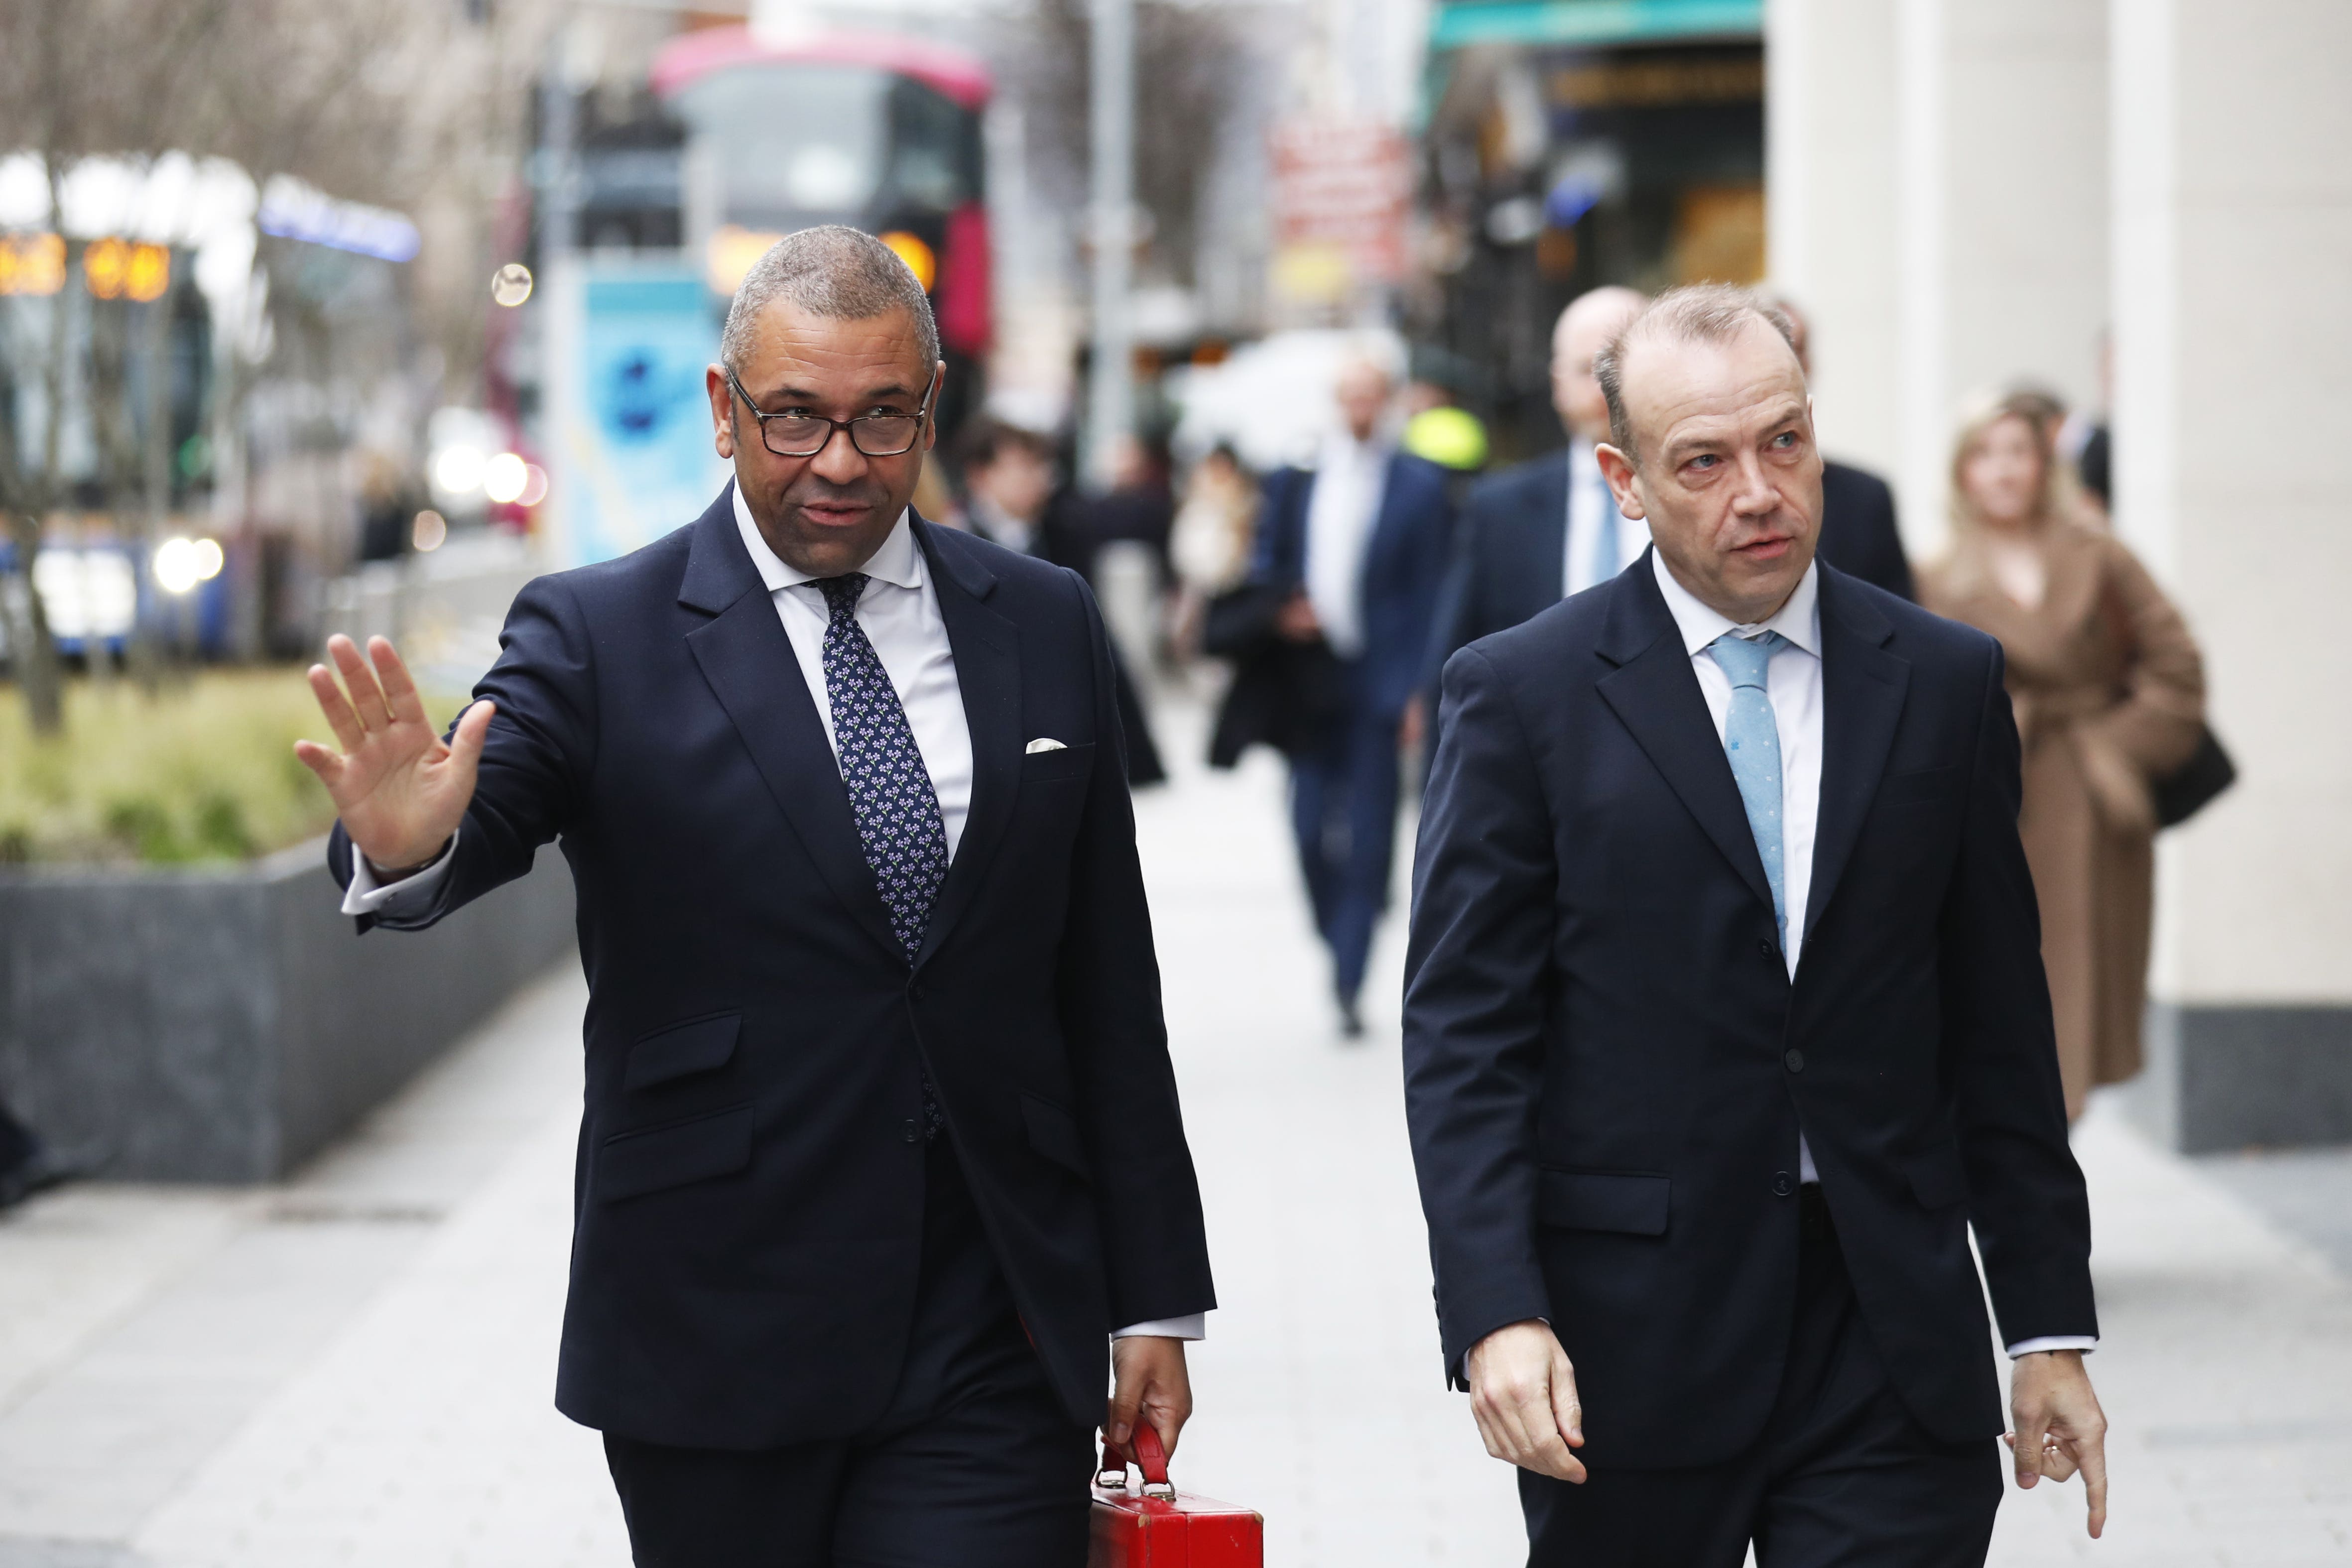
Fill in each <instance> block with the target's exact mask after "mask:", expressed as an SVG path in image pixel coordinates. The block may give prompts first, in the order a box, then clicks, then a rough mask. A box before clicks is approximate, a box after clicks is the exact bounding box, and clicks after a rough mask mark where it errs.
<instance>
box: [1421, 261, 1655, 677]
mask: <svg viewBox="0 0 2352 1568" xmlns="http://www.w3.org/2000/svg"><path fill="white" fill-rule="evenodd" d="M1644 303H1646V301H1645V300H1644V299H1643V296H1641V295H1640V294H1637V293H1635V292H1634V291H1633V289H1630V288H1620V287H1614V286H1606V287H1600V288H1595V289H1591V290H1589V291H1587V292H1586V293H1583V294H1580V295H1578V296H1577V297H1576V298H1574V299H1573V300H1571V301H1570V302H1569V306H1568V308H1567V309H1565V310H1563V311H1561V312H1560V313H1559V320H1558V321H1557V322H1555V323H1554V324H1553V327H1552V333H1551V401H1552V407H1553V409H1554V410H1556V411H1557V412H1558V413H1559V422H1560V424H1561V426H1562V427H1563V428H1564V429H1566V430H1567V432H1568V444H1567V445H1566V446H1563V447H1561V448H1560V449H1559V451H1557V452H1553V453H1549V454H1547V455H1544V456H1541V457H1538V458H1536V459H1534V460H1533V461H1532V462H1528V463H1522V464H1519V465H1517V466H1516V467H1512V468H1506V469H1504V470H1503V471H1502V472H1501V473H1500V474H1496V475H1493V476H1490V477H1488V478H1486V479H1484V480H1481V481H1480V482H1479V483H1478V485H1477V486H1476V487H1475V488H1474V489H1473V490H1472V491H1471V492H1470V496H1469V499H1468V500H1467V501H1465V503H1464V504H1463V507H1462V526H1461V528H1459V529H1458V530H1457V538H1456V540H1455V544H1454V560H1453V565H1452V567H1451V569H1450V570H1449V571H1448V572H1447V575H1446V581H1445V591H1444V599H1443V601H1442V602H1441V604H1440V607H1439V610H1438V620H1437V634H1436V638H1435V647H1434V649H1433V659H1432V662H1431V664H1430V666H1429V668H1430V674H1432V675H1434V674H1436V672H1437V671H1438V670H1440V669H1442V668H1443V667H1444V664H1445V661H1446V660H1448V659H1450V658H1452V657H1453V656H1454V651H1455V650H1456V649H1459V648H1461V647H1463V646H1464V645H1465V644H1466V643H1475V642H1476V641H1477V640H1478V639H1479V638H1481V637H1486V636H1491V635H1492V634H1493V633H1495V632H1500V631H1503V630H1504V629H1506V628H1507V627H1511V626H1516V625H1517V624H1518V623H1519V622H1522V621H1525V620H1527V619H1528V617H1529V616H1532V615H1536V614H1538V613H1540V612H1543V611H1545V610H1548V609H1549V608H1550V607H1551V606H1553V605H1555V604H1557V603H1559V601H1561V600H1562V599H1565V598H1567V597H1568V596H1569V595H1570V594H1571V593H1580V592H1582V591H1584V590H1586V589H1588V588H1590V587H1591V586H1592V585H1593V584H1594V583H1596V582H1606V581H1607V580H1609V579H1611V578H1612V577H1614V576H1616V575H1617V574H1618V573H1619V572H1621V571H1622V570H1625V568H1626V566H1627V565H1628V564H1629V563H1631V562H1632V561H1633V560H1636V559H1639V558H1640V556H1641V554H1642V551H1643V549H1644V548H1646V547H1647V546H1648V544H1649V542H1650V532H1649V529H1648V528H1645V527H1643V524H1642V523H1641V522H1640V521H1639V520H1638V519H1636V518H1633V517H1625V516H1623V515H1622V513H1620V512H1619V511H1618V510H1617V506H1616V503H1615V502H1614V501H1612V499H1611V498H1610V496H1609V482H1608V481H1607V480H1606V479H1604V478H1603V477H1602V476H1601V463H1600V460H1599V458H1597V457H1596V456H1595V455H1594V454H1595V453H1596V452H1597V451H1598V450H1599V448H1600V446H1601V443H1603V442H1605V441H1607V440H1608V439H1609V405H1608V402H1607V401H1606V400H1605V399H1604V398H1602V396H1601V382H1599V381H1598V380H1597V379H1595V378H1594V376H1593V373H1592V361H1593V360H1594V358H1595V357H1596V356H1598V355H1599V354H1600V352H1601V348H1602V346H1603V345H1605V344H1606V343H1607V342H1608V341H1609V340H1610V339H1611V338H1612V337H1614V336H1615V335H1616V334H1617V331H1618V330H1619V329H1621V328H1622V327H1623V326H1624V325H1625V323H1626V322H1628V321H1630V320H1632V319H1633V317H1634V316H1635V314H1636V313H1638V312H1639V311H1640V310H1641V308H1642V307H1643V304H1644Z"/></svg>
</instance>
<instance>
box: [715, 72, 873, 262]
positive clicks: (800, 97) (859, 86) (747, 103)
mask: <svg viewBox="0 0 2352 1568" xmlns="http://www.w3.org/2000/svg"><path fill="white" fill-rule="evenodd" d="M892 81H893V78H891V77H890V76H889V74H887V72H883V71H879V70H874V69H868V68H857V67H844V66H837V65H807V66H803V65H763V66H757V67H749V68H739V69H732V70H721V71H715V72H713V73H711V74H710V75H709V76H707V77H704V78H702V79H700V80H698V81H696V82H693V83H691V84H690V85H688V87H687V88H686V89H684V90H683V91H682V92H680V93H679V94H678V105H677V107H678V110H679V112H680V114H681V115H682V116H683V118H684V119H685V120H687V122H688V124H689V125H691V126H693V127H694V129H695V130H696V131H699V132H701V133H702V134H703V135H704V136H706V137H707V138H708V139H709V142H710V144H711V146H712V147H713V149H714V152H715V155H716V159H717V163H718V172H719V206H720V213H721V215H722V217H723V219H724V221H726V222H728V223H731V224H739V225H745V226H747V227H751V228H757V229H772V230H776V231H788V230H791V229H796V228H801V227H803V226H805V225H809V224H812V223H824V222H835V223H857V222H859V221H860V220H862V219H863V218H864V217H865V216H866V213H867V212H868V210H869V209H870V208H871V207H872V206H873V204H874V201H875V197H876V194H877V192H878V191H879V190H880V188H881V184H882V175H883V158H884V154H885V150H886V147H887V140H888V135H889V125H888V120H887V110H888V107H889V104H888V100H889V98H890V96H891V95H890V89H891V85H892Z"/></svg>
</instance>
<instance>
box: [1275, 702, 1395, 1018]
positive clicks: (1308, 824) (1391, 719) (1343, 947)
mask: <svg viewBox="0 0 2352 1568" xmlns="http://www.w3.org/2000/svg"><path fill="white" fill-rule="evenodd" d="M1396 814H1397V717H1396V716H1395V715H1394V714H1387V715H1383V714H1381V713H1380V712H1378V711H1377V710H1373V709H1369V708H1366V707H1363V706H1355V707H1351V708H1350V710H1349V713H1348V715H1347V716H1346V717H1345V718H1342V719H1340V720H1339V721H1338V722H1336V723H1334V724H1333V725H1332V726H1331V730H1330V734H1329V736H1328V737H1327V738H1326V739H1325V740H1324V741H1323V743H1322V744H1321V745H1320V746H1318V747H1314V748H1312V749H1310V750H1302V751H1299V752H1297V753H1296V754H1294V755H1293V756H1292V758H1291V759H1290V826H1291V831H1292V832H1293V833H1295V834H1297V839H1298V864H1299V869H1300V870H1301V871H1302V872H1304V873H1306V877H1307V899H1308V900H1309V902H1311V903H1312V904H1314V906H1315V928H1316V930H1318V931H1319V932H1320V933H1322V936H1323V943H1324V946H1328V948H1330V950H1331V971H1332V983H1333V986H1334V988H1336V989H1337V990H1338V992H1339V995H1340V997H1341V998H1344V999H1346V1000H1348V1001H1350V1002H1352V1001H1354V1000H1355V998H1356V993H1357V992H1358V991H1359V990H1360V989H1361V988H1363V984H1364V964H1365V961H1366V960H1367V959H1368V958H1369V956H1370V954H1371V950H1372V927H1373V926H1374V925H1376V924H1378V922H1379V920H1380V915H1381V909H1382V908H1383V907H1385V906H1386V905H1387V904H1388V895H1389V862H1390V858H1391V855H1392V854H1393V852H1394V851H1395V847H1396Z"/></svg>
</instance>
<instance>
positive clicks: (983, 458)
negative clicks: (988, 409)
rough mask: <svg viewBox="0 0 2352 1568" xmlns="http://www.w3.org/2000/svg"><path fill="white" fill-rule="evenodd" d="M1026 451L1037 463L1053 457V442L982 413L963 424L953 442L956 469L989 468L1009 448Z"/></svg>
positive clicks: (1047, 460)
mask: <svg viewBox="0 0 2352 1568" xmlns="http://www.w3.org/2000/svg"><path fill="white" fill-rule="evenodd" d="M1013 449H1018V450H1020V451H1024V452H1026V453H1028V454H1029V455H1031V456H1033V457H1035V458H1037V459H1038V460H1039V461H1040V462H1045V463H1050V462H1052V461H1053V460H1054V444H1053V442H1051V441H1050V440H1048V439H1047V438H1046V437H1045V436H1043V435H1040V434H1037V433H1036V432H1035V431H1034V430H1024V429H1022V428H1021V427H1020V426H1019V425H1017V424H1013V423H1010V422H1008V421H1005V420H1002V419H998V418H996V417H994V416H993V415H990V414H982V415H981V416H980V417H979V418H978V419H975V420H973V421H972V422H971V423H970V424H969V425H967V426H965V427H964V434H963V436H962V439H961V440H960V441H958V442H957V443H956V466H957V467H959V468H964V469H971V468H989V467H993V466H994V465H995V463H996V460H997V459H998V458H999V457H1002V456H1003V455H1004V454H1005V453H1006V452H1007V451H1008V450H1013Z"/></svg>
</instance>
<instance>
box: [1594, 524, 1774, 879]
mask: <svg viewBox="0 0 2352 1568" xmlns="http://www.w3.org/2000/svg"><path fill="white" fill-rule="evenodd" d="M1608 591H1609V593H1610V595H1611V599H1610V603H1609V612H1608V621H1607V622H1606V624H1605V625H1604V626H1603V628H1602V632H1601V657H1602V658H1604V659H1606V660H1608V661H1609V662H1610V663H1611V664H1615V665H1616V666H1617V668H1615V669H1614V670H1612V671H1611V672H1610V673H1609V674H1605V675H1603V676H1601V679H1600V681H1599V683H1598V686H1599V690H1600V692H1601V699H1602V700H1603V701H1604V702H1606V703H1608V705H1609V706H1610V707H1611V708H1612V710H1614V711H1615V713H1616V715H1617V717H1618V720H1619V722H1620V723H1622V724H1623V725H1624V727H1626V729H1627V730H1629V731H1631V732H1632V734H1633V739H1634V741H1635V743H1636V744H1638V745H1639V746H1640V747H1641V748H1642V750H1643V754H1644V755H1646V756H1647V757H1648V758H1649V759H1650V761H1651V763H1652V764H1653V765H1654V767H1656V768H1657V770H1658V771H1659V772H1660V773H1663V774H1664V775H1665V779H1666V783H1667V784H1668V785H1669V786H1671V787H1672V788H1673V789H1674V792H1675V795H1676V796H1677V797H1678V798H1679V799H1680V800H1682V803H1683V805H1684V807H1685V809H1686V810H1688V811H1689V812H1690V814H1691V815H1692V816H1693V817H1695V818H1696V819H1697V820H1698V825H1699V827H1700V829H1701V830H1702V831H1705V832H1706V836H1707V837H1708V838H1710V839H1712V840H1714V841H1715V846H1716V848H1717V849H1718V850H1721V851H1722V852H1723V856H1724V859H1726V860H1727V861H1729V862H1731V866H1732V869H1733V870H1735V871H1737V872H1738V873H1739V876H1740V880H1741V881H1743V882H1745V883H1747V884H1748V891H1749V892H1751V893H1753V894H1755V895H1756V897H1757V900H1758V902H1759V903H1760V904H1763V906H1764V907H1765V909H1767V910H1768V911H1769V909H1770V908H1771V907H1772V888H1771V884H1770V883H1767V882H1766V881H1765V880H1764V860H1763V857H1762V856H1761V855H1759V854H1758V853H1757V852H1756V836H1755V834H1754V833H1753V832H1752V831H1750V830H1749V828H1748V808H1747V807H1746V806H1745V805H1743V804H1741V802H1740V799H1739V785H1738V782H1737V781H1735V780H1734V779H1732V777H1731V763H1730V761H1729V760H1728V759H1727V758H1725V756H1724V755H1723V742H1722V741H1721V740H1719V739H1717V737H1716V733H1715V721H1714V720H1713V719H1712V718H1710V717H1708V716H1707V711H1706V697H1705V696H1704V695H1701V694H1700V692H1699V689H1698V676H1697V675H1696V674H1693V673H1692V672H1691V662H1690V654H1689V653H1686V652H1685V650H1684V648H1683V642H1682V637H1681V636H1680V634H1679V633H1677V632H1675V618H1674V615H1673V614H1672V612H1669V611H1668V610H1667V609H1666V601H1665V597H1664V595H1663V594H1661V593H1660V592H1659V591H1658V583H1657V579H1656V578H1655V577H1654V576H1653V575H1652V572H1651V568H1650V564H1649V557H1648V556H1647V555H1646V554H1645V555H1644V556H1643V559H1642V562H1641V570H1638V571H1628V572H1626V573H1625V574H1624V575H1623V576H1622V577H1619V578H1617V579H1615V580H1613V581H1612V582H1611V583H1610V584H1609V585H1608Z"/></svg>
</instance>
